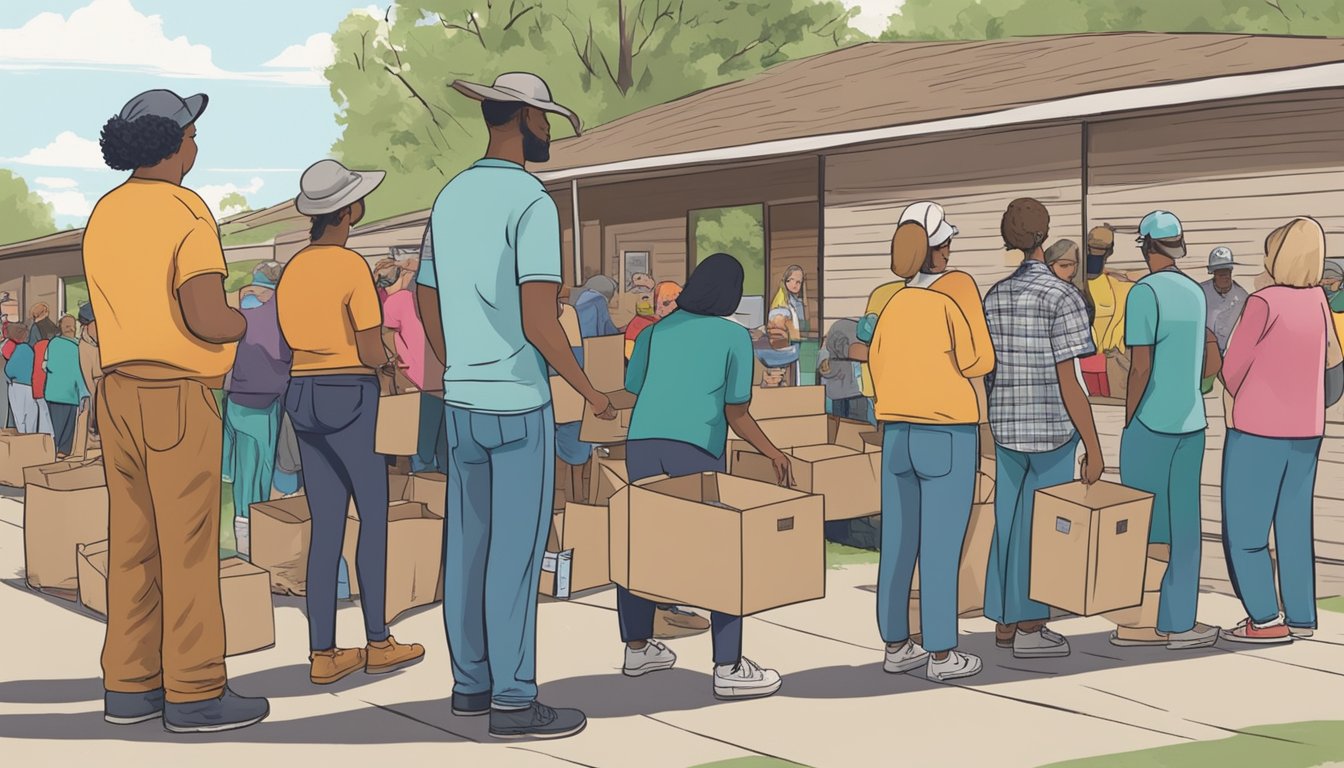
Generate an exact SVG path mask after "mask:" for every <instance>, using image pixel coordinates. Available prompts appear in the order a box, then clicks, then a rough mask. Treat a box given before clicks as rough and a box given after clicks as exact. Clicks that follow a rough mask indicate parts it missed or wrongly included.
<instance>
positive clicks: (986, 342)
mask: <svg viewBox="0 0 1344 768" xmlns="http://www.w3.org/2000/svg"><path fill="white" fill-rule="evenodd" d="M934 287H935V288H937V289H939V290H941V291H942V292H943V293H945V294H947V296H948V297H949V298H951V299H952V301H953V302H954V303H955V304H956V305H957V308H958V309H960V310H961V314H962V317H963V318H964V321H965V331H966V333H967V340H968V341H969V342H970V344H969V348H967V349H964V350H963V349H962V348H961V344H960V343H958V349H957V361H958V365H959V367H960V368H961V371H962V373H963V374H964V375H965V376H966V378H968V379H974V378H978V377H980V376H984V375H985V374H987V373H989V372H990V371H992V370H994V343H993V342H992V341H990V338H989V323H988V322H986V321H985V304H984V301H982V300H981V298H980V289H979V288H978V287H977V286H976V284H975V279H974V278H972V277H971V276H970V275H968V274H966V273H965V272H953V273H952V274H949V275H947V276H945V277H943V278H942V279H940V280H939V281H938V282H936V283H934Z"/></svg>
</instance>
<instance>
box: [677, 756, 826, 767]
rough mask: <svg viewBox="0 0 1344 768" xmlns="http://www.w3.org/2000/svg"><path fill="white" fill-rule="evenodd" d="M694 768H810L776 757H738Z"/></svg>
mask: <svg viewBox="0 0 1344 768" xmlns="http://www.w3.org/2000/svg"><path fill="white" fill-rule="evenodd" d="M693 768H808V766H806V765H803V764H802V763H791V762H789V761H788V760H780V759H779V758H775V757H738V758H734V759H732V760H724V761H722V762H718V763H705V764H704V765H697V766H694V767H693Z"/></svg>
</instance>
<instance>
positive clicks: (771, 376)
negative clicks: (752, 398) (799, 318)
mask: <svg viewBox="0 0 1344 768" xmlns="http://www.w3.org/2000/svg"><path fill="white" fill-rule="evenodd" d="M792 318H793V312H792V310H790V309H789V308H787V307H778V308H776V309H772V310H770V314H769V315H767V317H766V323H765V334H763V335H762V336H761V337H760V338H759V339H757V340H756V341H755V350H756V357H757V359H759V360H760V361H761V365H763V366H765V371H766V380H765V381H763V382H762V384H761V386H763V387H770V386H776V387H780V386H789V385H792V384H793V383H794V382H796V381H797V377H796V375H794V374H795V369H796V367H797V365H798V357H799V348H798V344H797V343H796V342H794V341H793V340H792V336H793V329H792V325H791V323H792Z"/></svg>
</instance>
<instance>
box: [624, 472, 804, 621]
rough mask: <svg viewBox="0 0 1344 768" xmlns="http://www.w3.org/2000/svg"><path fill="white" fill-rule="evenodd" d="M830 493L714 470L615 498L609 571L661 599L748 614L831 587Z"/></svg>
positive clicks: (657, 481) (638, 487) (629, 489)
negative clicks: (826, 526)
mask: <svg viewBox="0 0 1344 768" xmlns="http://www.w3.org/2000/svg"><path fill="white" fill-rule="evenodd" d="M824 518H825V502H824V501H823V500H822V498H821V497H820V496H811V495H807V494H804V493H800V492H798V491H795V490H790V489H787V488H780V487H779V486H777V485H773V484H769V483H759V482H756V481H754V480H746V479H743V478H740V477H733V476H731V475H726V474H720V473H716V472H707V473H704V474H701V475H687V476H685V477H676V478H668V477H653V478H646V479H644V480H641V481H639V482H638V483H635V484H634V485H630V486H626V487H625V488H622V489H621V490H619V491H617V492H616V495H614V496H612V498H611V523H610V524H611V579H612V581H614V582H616V583H617V584H620V585H621V586H624V587H626V588H627V589H630V590H631V591H633V592H636V593H637V594H640V595H642V596H644V597H647V598H649V599H652V600H656V601H658V602H661V603H671V604H676V605H693V606H698V607H700V608H705V609H708V610H711V611H719V612H720V613H727V614H732V615H736V616H745V615H749V614H753V613H758V612H760V611H766V610H769V609H771V608H778V607H780V606H784V605H791V604H793V603H800V602H804V601H807V600H817V599H820V598H822V597H824V596H825V594H826V562H825V542H824V540H823V537H822V524H823V521H824Z"/></svg>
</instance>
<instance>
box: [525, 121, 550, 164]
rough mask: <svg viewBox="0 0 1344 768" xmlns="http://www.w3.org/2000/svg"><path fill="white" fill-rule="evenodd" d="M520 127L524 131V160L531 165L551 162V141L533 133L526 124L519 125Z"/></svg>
mask: <svg viewBox="0 0 1344 768" xmlns="http://www.w3.org/2000/svg"><path fill="white" fill-rule="evenodd" d="M519 127H521V128H522V129H523V159H524V160H526V161H527V162H529V163H544V162H546V161H548V160H550V159H551V142H550V140H549V139H543V138H541V137H540V136H538V135H536V134H535V133H533V132H532V129H531V128H528V127H527V123H525V122H521V123H519Z"/></svg>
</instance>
